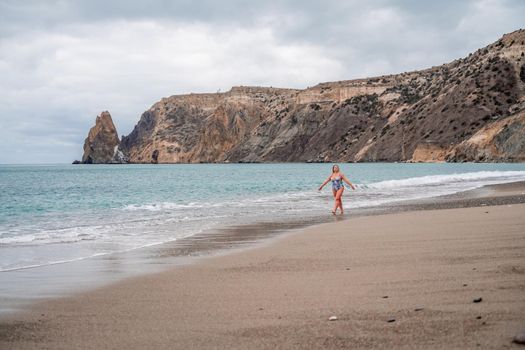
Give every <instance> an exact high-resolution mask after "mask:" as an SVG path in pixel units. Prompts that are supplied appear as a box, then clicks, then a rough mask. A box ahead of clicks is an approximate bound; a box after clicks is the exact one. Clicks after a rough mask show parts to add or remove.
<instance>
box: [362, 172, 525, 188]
mask: <svg viewBox="0 0 525 350" xmlns="http://www.w3.org/2000/svg"><path fill="white" fill-rule="evenodd" d="M490 180H497V182H509V181H519V180H525V171H478V172H470V173H458V174H447V175H428V176H419V177H410V178H406V179H399V180H386V181H379V182H375V183H371V184H368V185H366V188H373V189H391V188H398V187H413V186H429V185H439V184H444V185H446V184H448V183H451V182H456V183H458V182H463V183H469V182H470V183H472V182H474V181H475V182H476V183H477V182H479V181H490Z"/></svg>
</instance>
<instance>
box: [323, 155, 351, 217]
mask: <svg viewBox="0 0 525 350" xmlns="http://www.w3.org/2000/svg"><path fill="white" fill-rule="evenodd" d="M330 181H332V193H333V194H334V199H335V204H334V210H332V214H334V215H335V214H336V213H337V208H339V209H340V210H341V214H343V192H344V191H345V186H344V185H343V181H344V182H346V183H347V184H348V186H350V187H351V188H352V189H353V190H355V186H354V185H352V183H351V182H350V181H349V180H348V179H347V178H346V176H345V175H344V174H343V173H342V172H340V171H339V165H337V164H335V165H334V166H332V174H330V176H328V179H326V180H325V181H324V182H323V184H322V185H321V187H319V191H321V190H322V189H323V187H324V186H325V185H326V184H327V183H329V182H330Z"/></svg>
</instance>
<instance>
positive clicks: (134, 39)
mask: <svg viewBox="0 0 525 350" xmlns="http://www.w3.org/2000/svg"><path fill="white" fill-rule="evenodd" d="M523 13H525V3H524V2H522V1H519V0H516V1H510V0H509V1H496V0H481V1H450V0H448V1H441V2H422V1H412V0H406V1H387V0H383V1H366V2H365V1H291V0H290V1H272V2H263V1H260V2H253V3H250V2H247V1H240V0H230V1H221V2H218V1H211V0H206V1H199V2H197V3H196V2H194V1H187V0H179V1H166V0H164V1H162V0H157V1H148V2H144V1H107V0H105V1H99V0H93V1H79V0H77V1H65V0H61V1H59V0H56V1H36V0H35V1H30V0H26V1H13V0H0V76H1V77H2V79H1V81H0V123H1V125H2V128H0V163H14V162H22V163H24V162H25V163H30V162H69V161H71V160H72V159H74V158H79V157H80V155H81V152H82V143H83V139H84V137H85V135H86V134H87V131H88V129H89V127H91V125H92V123H93V121H94V117H95V116H96V115H97V114H98V113H99V112H100V111H102V110H105V109H108V110H110V112H111V113H112V115H113V117H114V120H115V122H116V124H117V128H118V130H119V132H120V133H124V134H127V133H129V132H130V131H131V128H132V127H133V125H134V124H135V123H136V121H137V120H138V118H139V116H140V114H141V113H142V111H144V110H145V109H147V108H148V107H149V106H150V105H151V104H152V103H154V102H155V101H157V100H158V99H160V98H161V97H162V96H167V95H171V94H176V93H187V92H205V91H217V90H218V89H221V90H227V89H229V88H230V87H231V86H232V85H241V84H242V85H265V86H283V87H298V88H303V87H306V86H310V85H313V84H316V83H318V82H321V81H330V80H341V79H351V78H358V77H365V76H372V75H380V74H388V73H397V72H402V71H407V70H413V69H421V68H426V67H428V66H432V65H437V64H441V63H445V62H448V61H451V60H453V59H455V58H459V57H462V56H465V55H467V54H468V53H469V52H472V51H474V50H475V49H477V48H479V47H482V46H484V45H487V44H489V43H490V42H492V41H495V40H497V39H498V38H499V37H500V36H501V35H502V34H503V33H506V32H510V31H513V30H515V29H518V28H519V27H523V20H522V18H521V17H522V16H520V14H523Z"/></svg>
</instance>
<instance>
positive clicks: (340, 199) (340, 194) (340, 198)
mask: <svg viewBox="0 0 525 350" xmlns="http://www.w3.org/2000/svg"><path fill="white" fill-rule="evenodd" d="M344 190H345V188H344V187H341V188H340V189H339V191H337V193H336V195H335V202H336V209H337V207H339V209H340V210H341V214H343V212H344V210H343V192H344Z"/></svg>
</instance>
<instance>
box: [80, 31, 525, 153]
mask: <svg viewBox="0 0 525 350" xmlns="http://www.w3.org/2000/svg"><path fill="white" fill-rule="evenodd" d="M524 52H525V31H524V30H519V31H516V32H513V33H511V34H507V35H504V36H503V37H502V38H501V39H500V40H498V41H497V42H495V43H493V44H491V45H489V46H487V47H485V48H483V49H480V50H478V51H476V52H474V53H472V54H470V55H469V56H468V57H466V58H463V59H459V60H456V61H453V62H451V63H448V64H444V65H441V66H438V67H432V68H429V69H426V70H422V71H414V72H406V73H401V74H397V75H386V76H380V77H374V78H367V79H358V80H347V81H338V82H330V83H322V84H319V85H316V86H314V87H310V88H307V89H303V90H299V89H277V88H264V87H234V88H232V89H231V90H230V91H228V92H225V93H215V94H189V95H177V96H171V97H168V98H163V99H161V100H160V101H159V102H157V103H155V104H154V105H153V106H152V107H151V108H150V109H149V110H147V111H146V112H144V113H143V114H142V116H141V118H140V120H139V122H138V123H137V125H136V126H135V128H134V129H133V131H132V132H131V133H130V134H129V135H127V136H124V137H123V138H122V141H121V143H120V146H119V147H120V150H122V152H123V153H124V154H125V155H126V156H127V157H129V161H130V162H133V163H151V162H153V163H186V162H190V163H196V162H305V161H307V162H325V161H338V162H354V161H451V162H454V161H487V162H488V161H524V160H525V141H524V140H525V113H524V111H525V57H524V56H525V54H524ZM92 130H93V129H92ZM90 135H91V131H90ZM115 135H116V132H115ZM88 139H90V137H88ZM86 143H87V141H86ZM90 144H91V143H90ZM116 144H117V143H116V142H115V138H113V139H112V140H109V139H108V144H107V147H102V148H104V149H105V150H106V151H105V152H101V153H100V154H101V155H102V156H103V158H98V157H95V156H94V153H93V152H91V153H89V154H88V156H90V157H91V159H92V161H93V162H104V159H110V158H111V159H114V158H112V157H114V155H115V154H114V153H113V154H111V152H110V150H111V149H112V148H111V147H115V145H116ZM85 150H86V147H85ZM110 155H111V157H110ZM84 158H86V159H87V157H86V153H85V154H84Z"/></svg>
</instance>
